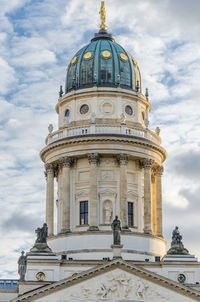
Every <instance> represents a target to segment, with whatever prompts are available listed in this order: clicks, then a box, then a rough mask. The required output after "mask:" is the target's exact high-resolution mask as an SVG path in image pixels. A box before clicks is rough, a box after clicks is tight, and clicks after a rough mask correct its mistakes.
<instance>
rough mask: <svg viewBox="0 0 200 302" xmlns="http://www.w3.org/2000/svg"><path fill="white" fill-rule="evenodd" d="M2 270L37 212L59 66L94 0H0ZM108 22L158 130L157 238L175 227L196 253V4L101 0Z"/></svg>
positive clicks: (24, 244) (199, 123)
mask: <svg viewBox="0 0 200 302" xmlns="http://www.w3.org/2000/svg"><path fill="white" fill-rule="evenodd" d="M0 5H1V10H0V24H1V26H0V29H1V32H0V141H1V144H0V159H1V165H0V206H1V207H0V209H1V210H0V242H1V245H0V246H1V251H0V274H1V278H17V259H18V257H19V254H20V251H21V250H22V249H24V250H26V251H28V250H29V249H30V247H31V246H32V244H33V242H34V240H35V234H34V229H35V228H36V227H37V226H40V225H41V224H42V223H43V221H44V217H45V213H44V209H45V178H44V173H43V164H42V162H41V160H40V158H39V151H40V150H41V148H42V147H44V139H45V137H46V135H47V127H48V124H49V123H53V125H54V128H55V129H56V127H57V114H56V113H55V110H54V108H55V105H56V102H57V98H58V90H59V85H60V84H64V79H65V72H66V64H67V63H68V62H69V61H70V60H71V58H72V57H73V55H74V54H75V53H76V51H77V50H78V49H80V48H81V47H82V46H83V45H85V44H87V43H88V42H89V40H90V39H91V38H92V37H93V35H94V33H95V32H97V30H98V26H99V23H100V21H99V15H98V12H99V7H100V0H56V1H55V0H10V1H8V0H0ZM106 7H107V24H108V26H109V31H110V32H112V34H113V36H114V37H115V39H116V41H117V42H118V43H120V44H121V45H122V46H124V47H125V48H126V49H127V51H129V52H130V53H131V54H132V55H133V56H134V57H135V59H136V60H137V61H138V63H139V66H140V70H141V73H142V80H143V88H145V87H148V88H149V93H150V102H151V105H152V111H151V120H150V122H151V123H150V128H151V129H152V130H154V129H155V127H156V126H159V127H160V128H161V136H162V139H163V146H164V147H165V148H166V149H167V152H168V159H167V161H166V163H165V165H164V167H165V173H164V176H163V200H164V227H165V237H166V239H167V240H168V246H169V243H170V237H171V232H172V229H173V228H174V226H175V225H178V226H179V227H180V230H181V233H182V235H183V238H184V244H185V246H186V247H187V248H188V249H189V250H190V252H191V253H192V254H196V255H197V256H199V258H200V241H199V238H200V236H199V234H200V118H199V117H200V18H199V11H200V1H199V0H190V1H188V0H140V1H136V0H123V1H120V0H107V1H106Z"/></svg>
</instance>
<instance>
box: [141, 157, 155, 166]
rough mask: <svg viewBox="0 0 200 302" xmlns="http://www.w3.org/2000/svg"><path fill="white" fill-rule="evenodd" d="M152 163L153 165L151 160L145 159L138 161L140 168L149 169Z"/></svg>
mask: <svg viewBox="0 0 200 302" xmlns="http://www.w3.org/2000/svg"><path fill="white" fill-rule="evenodd" d="M153 163H154V160H153V159H150V158H145V159H142V160H140V167H141V168H146V169H150V168H151V166H152V165H153Z"/></svg>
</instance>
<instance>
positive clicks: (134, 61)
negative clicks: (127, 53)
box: [133, 58, 138, 67]
mask: <svg viewBox="0 0 200 302" xmlns="http://www.w3.org/2000/svg"><path fill="white" fill-rule="evenodd" d="M133 64H134V66H135V67H137V65H138V64H137V62H136V60H135V59H134V58H133Z"/></svg>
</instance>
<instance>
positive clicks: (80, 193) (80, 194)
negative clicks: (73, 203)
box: [76, 189, 89, 198]
mask: <svg viewBox="0 0 200 302" xmlns="http://www.w3.org/2000/svg"><path fill="white" fill-rule="evenodd" d="M88 195H89V190H87V189H84V190H80V191H78V192H77V193H76V198H80V197H87V196H88Z"/></svg>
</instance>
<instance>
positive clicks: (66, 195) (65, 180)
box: [60, 157, 73, 233]
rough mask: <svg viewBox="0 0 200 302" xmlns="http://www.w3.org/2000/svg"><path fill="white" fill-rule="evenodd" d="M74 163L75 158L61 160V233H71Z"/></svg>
mask: <svg viewBox="0 0 200 302" xmlns="http://www.w3.org/2000/svg"><path fill="white" fill-rule="evenodd" d="M72 163H73V158H71V157H63V158H61V159H60V166H61V167H62V174H61V182H62V192H60V193H61V200H62V207H61V209H62V212H61V233H68V232H70V167H71V165H72Z"/></svg>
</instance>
